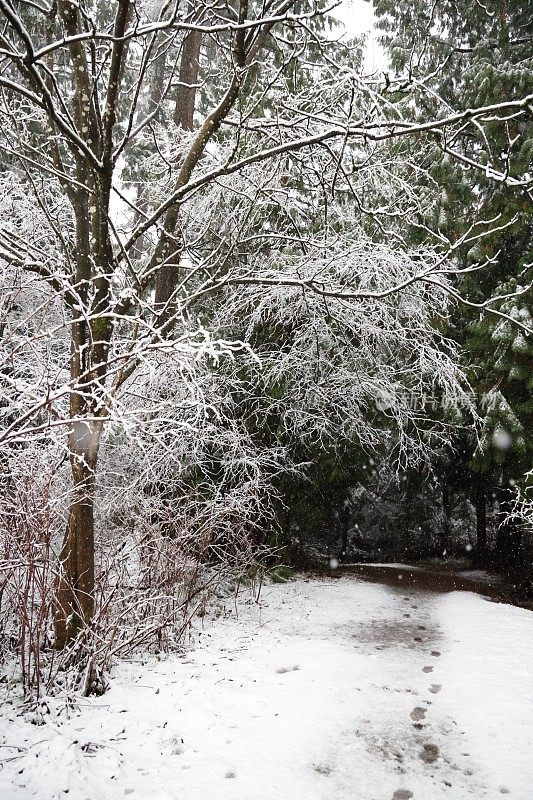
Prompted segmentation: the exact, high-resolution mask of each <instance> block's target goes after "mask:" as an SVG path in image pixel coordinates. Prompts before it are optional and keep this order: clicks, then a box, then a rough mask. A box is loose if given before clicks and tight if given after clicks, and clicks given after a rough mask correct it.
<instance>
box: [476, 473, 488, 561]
mask: <svg viewBox="0 0 533 800" xmlns="http://www.w3.org/2000/svg"><path fill="white" fill-rule="evenodd" d="M474 506H475V509H476V561H478V562H479V563H484V562H485V561H486V559H487V484H486V481H485V478H484V477H483V476H482V475H477V476H476V482H475V489H474Z"/></svg>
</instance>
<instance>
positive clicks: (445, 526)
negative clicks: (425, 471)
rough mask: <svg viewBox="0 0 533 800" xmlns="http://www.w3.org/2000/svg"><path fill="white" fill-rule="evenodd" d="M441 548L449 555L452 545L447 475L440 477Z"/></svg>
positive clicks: (450, 504)
mask: <svg viewBox="0 0 533 800" xmlns="http://www.w3.org/2000/svg"><path fill="white" fill-rule="evenodd" d="M441 488H442V550H443V552H444V551H446V555H450V549H451V547H452V544H453V543H452V541H451V531H450V518H451V510H452V496H451V492H450V485H449V483H448V477H447V475H444V476H443V478H442V486H441Z"/></svg>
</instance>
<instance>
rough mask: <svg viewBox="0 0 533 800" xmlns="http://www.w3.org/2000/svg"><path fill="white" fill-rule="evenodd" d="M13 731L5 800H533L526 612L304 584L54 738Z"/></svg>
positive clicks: (146, 668)
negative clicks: (442, 799)
mask: <svg viewBox="0 0 533 800" xmlns="http://www.w3.org/2000/svg"><path fill="white" fill-rule="evenodd" d="M4 714H6V715H9V709H7V710H5V711H4ZM11 718H12V721H11V722H10V723H9V724H6V722H7V721H8V720H7V716H6V717H4V718H3V719H1V720H0V745H1V748H0V761H1V762H2V766H3V769H2V770H1V771H0V798H2V800H27V799H29V798H34V797H37V798H39V800H52V798H69V800H117V799H118V798H124V797H128V798H131V800H178V799H179V800H200V799H201V800H211V799H212V800H226V798H227V800H263V799H264V800H267V798H268V800H278V799H279V800H393V798H394V800H407V798H411V797H412V798H414V800H440V798H447V799H448V800H467V799H468V798H473V799H475V800H492V799H493V798H494V799H495V798H501V797H502V795H508V796H509V797H510V798H512V800H532V798H533V613H532V612H529V611H525V610H522V609H517V608H513V607H510V606H504V605H497V604H494V603H489V602H487V601H485V600H484V599H483V598H481V597H479V596H477V595H472V594H468V593H464V592H455V593H452V594H448V595H439V594H433V593H427V592H416V591H414V590H413V589H410V590H408V591H403V592H402V591H401V590H397V589H394V588H387V587H384V586H380V585H376V584H369V583H365V582H363V581H360V580H357V579H354V578H342V579H339V580H313V581H309V582H307V581H304V580H298V581H295V582H293V583H290V584H288V585H285V586H272V587H268V588H266V589H264V590H263V594H262V597H261V608H260V609H259V608H258V607H257V606H256V605H255V604H254V603H252V602H251V601H250V600H249V598H242V599H241V602H240V606H239V615H238V617H236V616H235V612H234V610H233V611H232V608H231V604H228V608H227V615H226V616H224V617H221V618H220V619H218V620H216V621H214V622H211V623H208V624H206V627H205V630H204V631H203V632H202V631H199V632H198V633H197V642H196V646H195V648H194V649H192V650H191V651H190V652H189V653H188V654H187V656H186V657H185V658H177V657H175V656H171V657H168V658H166V659H163V660H161V661H156V660H155V659H154V660H149V661H148V662H147V663H146V664H145V665H141V664H138V663H137V664H128V665H122V666H121V667H120V671H119V672H118V674H117V675H116V676H115V678H114V681H113V687H112V689H111V691H110V692H109V693H108V694H106V695H105V696H104V697H102V698H95V699H94V700H92V699H91V700H89V701H84V707H83V708H82V709H81V710H80V711H79V713H76V714H73V716H72V717H71V719H70V720H69V721H67V722H65V723H63V724H62V725H61V726H58V725H51V724H48V725H45V726H42V727H35V726H31V725H28V724H27V723H23V722H22V721H21V719H20V718H18V717H15V715H14V713H12V714H11ZM14 745H17V746H20V747H24V748H26V749H25V750H23V751H21V752H20V753H18V754H17V753H16V751H15V750H14V748H13V746H14ZM13 756H16V757H15V758H13ZM9 758H11V759H12V760H8V759H9ZM67 790H68V792H67Z"/></svg>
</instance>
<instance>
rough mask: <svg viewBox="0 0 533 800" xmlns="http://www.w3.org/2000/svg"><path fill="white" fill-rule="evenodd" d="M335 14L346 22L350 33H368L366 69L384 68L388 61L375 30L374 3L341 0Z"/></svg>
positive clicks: (368, 70) (364, 0) (369, 70)
mask: <svg viewBox="0 0 533 800" xmlns="http://www.w3.org/2000/svg"><path fill="white" fill-rule="evenodd" d="M335 15H336V16H337V17H338V18H339V19H340V20H342V22H343V23H344V24H345V26H346V31H347V33H348V34H350V35H352V36H354V35H355V36H357V35H359V34H361V33H365V34H367V51H366V57H365V70H366V71H367V72H374V71H375V70H377V69H384V68H385V67H386V63H387V61H386V57H385V54H384V52H383V49H382V47H381V46H380V45H379V42H378V41H377V35H376V32H375V31H374V11H373V8H372V3H371V2H367V1H366V0H341V4H340V6H339V7H338V8H337V9H335Z"/></svg>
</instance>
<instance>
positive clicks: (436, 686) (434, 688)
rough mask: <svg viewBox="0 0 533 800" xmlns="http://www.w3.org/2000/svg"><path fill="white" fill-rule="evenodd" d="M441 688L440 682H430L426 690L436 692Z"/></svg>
mask: <svg viewBox="0 0 533 800" xmlns="http://www.w3.org/2000/svg"><path fill="white" fill-rule="evenodd" d="M441 689H442V685H441V684H440V683H432V684H431V686H430V687H429V689H428V691H429V692H431V694H438V693H439V692H440V690H441Z"/></svg>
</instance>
